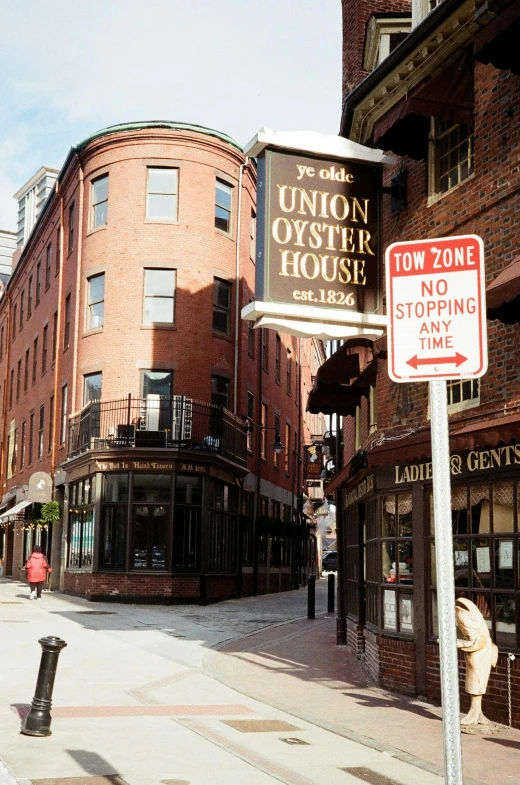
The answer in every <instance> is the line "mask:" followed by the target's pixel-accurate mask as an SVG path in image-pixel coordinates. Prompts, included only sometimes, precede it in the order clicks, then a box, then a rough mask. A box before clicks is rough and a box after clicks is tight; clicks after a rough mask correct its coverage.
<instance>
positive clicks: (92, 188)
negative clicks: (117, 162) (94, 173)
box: [90, 172, 108, 229]
mask: <svg viewBox="0 0 520 785" xmlns="http://www.w3.org/2000/svg"><path fill="white" fill-rule="evenodd" d="M102 180H105V181H106V186H107V195H106V198H105V199H100V200H99V201H97V202H96V201H95V187H96V184H97V183H100V182H101V181H102ZM105 203H106V220H105V221H104V222H103V223H96V207H98V206H99V205H101V204H105ZM107 224H108V172H106V173H105V174H102V175H100V176H99V177H96V178H94V179H93V180H91V183H90V228H91V229H101V228H102V227H103V226H106V225H107Z"/></svg>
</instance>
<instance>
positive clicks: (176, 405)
mask: <svg viewBox="0 0 520 785" xmlns="http://www.w3.org/2000/svg"><path fill="white" fill-rule="evenodd" d="M192 425H193V405H192V402H191V401H189V400H188V399H187V398H186V396H185V395H174V396H173V408H172V439H173V441H175V442H187V441H190V440H191V435H192Z"/></svg>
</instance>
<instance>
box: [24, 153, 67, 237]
mask: <svg viewBox="0 0 520 785" xmlns="http://www.w3.org/2000/svg"><path fill="white" fill-rule="evenodd" d="M58 174H59V172H58V169H51V168H50V167H49V166H42V167H41V168H40V169H38V171H37V172H36V174H35V175H33V176H32V177H31V179H30V180H28V181H27V182H26V183H25V185H22V187H21V188H20V189H19V190H18V191H17V192H16V193H15V195H14V198H15V199H16V201H17V202H18V231H17V238H16V246H17V248H23V246H24V245H25V243H26V242H27V240H28V239H29V236H30V234H31V232H32V230H33V228H34V225H35V224H36V221H37V220H38V217H39V215H40V213H41V211H42V208H43V205H44V204H45V200H46V199H47V197H48V196H49V194H50V193H51V191H52V189H53V187H54V183H55V182H56V178H57V177H58Z"/></svg>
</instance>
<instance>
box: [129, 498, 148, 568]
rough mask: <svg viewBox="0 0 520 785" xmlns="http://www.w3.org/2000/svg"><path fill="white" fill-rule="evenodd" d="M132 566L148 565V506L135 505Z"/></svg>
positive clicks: (141, 566)
mask: <svg viewBox="0 0 520 785" xmlns="http://www.w3.org/2000/svg"><path fill="white" fill-rule="evenodd" d="M133 556H134V558H133V565H132V566H133V567H134V568H137V569H139V568H141V569H142V568H143V567H144V568H145V569H146V567H147V566H148V507H146V506H144V507H136V508H135V518H134V554H133Z"/></svg>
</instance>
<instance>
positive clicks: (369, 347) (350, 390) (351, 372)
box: [307, 339, 375, 417]
mask: <svg viewBox="0 0 520 785" xmlns="http://www.w3.org/2000/svg"><path fill="white" fill-rule="evenodd" d="M374 363H375V360H374V349H373V342H372V341H368V340H366V339H353V340H352V341H347V342H346V343H344V344H343V345H342V346H340V348H339V349H338V350H337V351H336V352H334V354H333V355H332V356H331V357H329V359H328V360H327V361H326V362H325V363H323V365H322V366H321V367H320V368H319V369H318V373H317V374H316V379H315V382H314V386H313V388H312V390H311V391H310V393H309V397H308V399H307V411H308V412H311V414H320V413H321V414H339V415H340V416H342V417H346V416H348V415H350V416H354V415H355V413H356V407H357V406H359V404H360V402H361V398H362V397H363V396H364V397H367V396H368V393H369V387H370V384H372V383H373V381H374V378H375V364H374Z"/></svg>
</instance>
